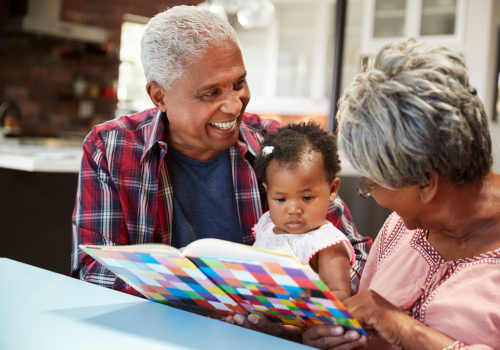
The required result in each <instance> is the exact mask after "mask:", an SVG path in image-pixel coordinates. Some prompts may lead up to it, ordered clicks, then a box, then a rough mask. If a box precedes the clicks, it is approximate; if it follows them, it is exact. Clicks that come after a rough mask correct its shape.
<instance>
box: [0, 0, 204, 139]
mask: <svg viewBox="0 0 500 350" xmlns="http://www.w3.org/2000/svg"><path fill="white" fill-rule="evenodd" d="M198 2H200V0H183V1H182V0H166V1H165V0H140V1H138V0H86V1H81V0H62V4H61V5H62V6H61V7H62V9H61V20H63V21H68V22H74V23H80V24H86V25H92V26H98V27H103V28H105V29H107V30H108V31H109V35H110V36H109V45H103V46H98V45H90V44H85V43H82V42H77V41H72V40H65V39H58V38H53V37H47V36H42V35H35V34H28V33H16V34H5V33H2V34H0V103H1V102H3V101H5V100H12V101H15V102H16V103H17V104H18V105H19V107H20V112H21V116H22V126H23V131H24V133H26V134H30V135H45V136H56V135H58V134H61V133H64V132H67V131H70V132H78V133H81V134H85V133H87V132H88V131H89V130H90V127H91V126H92V125H93V124H95V123H97V122H102V121H103V120H108V119H111V118H113V117H114V110H115V109H116V103H117V100H116V98H113V97H102V96H99V97H92V98H89V96H85V98H86V99H88V100H91V101H92V102H93V104H94V106H95V113H94V117H93V118H89V119H81V118H79V117H78V106H79V104H80V101H81V100H82V98H80V97H75V96H74V94H73V83H74V81H75V79H76V78H77V77H78V76H83V78H84V79H85V80H86V81H87V82H88V83H89V84H92V85H94V86H95V88H97V89H99V90H100V89H101V88H102V87H105V86H109V85H111V84H112V83H113V81H115V80H117V79H118V67H119V59H118V56H117V53H118V51H119V45H120V36H121V33H120V32H121V25H122V22H123V15H124V14H126V13H129V14H134V15H140V16H146V17H152V16H154V15H155V14H157V13H158V12H161V11H163V10H165V9H166V8H167V7H172V6H175V5H180V4H186V5H193V4H196V3H198Z"/></svg>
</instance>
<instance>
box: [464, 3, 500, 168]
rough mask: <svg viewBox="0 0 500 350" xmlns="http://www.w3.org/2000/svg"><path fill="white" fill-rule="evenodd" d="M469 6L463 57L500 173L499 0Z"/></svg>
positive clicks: (494, 166) (494, 164)
mask: <svg viewBox="0 0 500 350" xmlns="http://www.w3.org/2000/svg"><path fill="white" fill-rule="evenodd" d="M467 7H468V8H467V14H466V23H465V25H466V31H465V40H464V41H465V43H464V46H463V54H464V56H465V60H466V62H467V65H468V67H469V73H470V80H471V85H472V86H474V87H475V88H476V89H477V92H478V96H479V97H480V98H481V100H482V101H483V103H484V106H485V109H486V113H487V114H488V117H489V120H490V130H491V138H492V142H493V158H494V160H493V161H494V163H493V169H495V171H497V172H500V144H499V142H500V124H499V122H496V123H493V122H492V121H491V117H492V112H493V103H494V102H493V101H494V100H493V98H494V84H495V81H496V79H497V76H496V73H495V70H496V59H497V50H498V28H499V27H500V0H469V1H468V4H467Z"/></svg>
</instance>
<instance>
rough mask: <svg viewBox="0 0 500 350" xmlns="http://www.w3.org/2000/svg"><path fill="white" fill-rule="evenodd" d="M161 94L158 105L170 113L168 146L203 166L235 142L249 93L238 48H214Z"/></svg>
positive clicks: (231, 44) (163, 110)
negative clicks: (201, 163) (202, 162)
mask: <svg viewBox="0 0 500 350" xmlns="http://www.w3.org/2000/svg"><path fill="white" fill-rule="evenodd" d="M157 89H159V90H161V98H160V100H161V102H160V103H159V104H157V103H155V104H157V107H158V108H159V109H160V110H161V111H162V112H166V113H167V117H168V130H167V141H168V143H169V144H170V145H172V146H173V147H174V148H176V149H177V150H179V151H180V152H182V153H183V154H185V155H186V156H188V157H190V158H193V159H197V160H200V161H205V160H208V159H211V158H213V157H214V156H215V155H216V154H217V153H219V152H220V151H223V150H226V149H228V148H230V147H231V146H233V145H234V144H235V143H236V140H237V139H238V135H239V127H240V124H241V119H242V117H243V112H244V111H245V108H246V106H247V104H248V102H249V101H250V90H249V89H248V86H247V82H246V70H245V65H244V64H243V57H242V55H241V50H240V49H239V47H238V46H237V45H236V44H235V43H233V42H231V41H227V42H224V43H222V44H220V45H217V46H212V47H210V48H209V49H208V50H207V51H206V52H205V53H204V54H202V55H201V56H200V57H197V58H196V59H195V60H194V61H193V62H192V63H191V64H190V66H189V67H188V74H187V75H186V76H184V77H182V78H179V79H177V80H176V81H174V83H173V84H172V85H171V88H170V91H169V92H166V91H165V90H163V89H162V88H157ZM149 91H150V89H148V92H149ZM153 93H154V89H153ZM150 95H151V92H150ZM152 99H153V102H154V98H152Z"/></svg>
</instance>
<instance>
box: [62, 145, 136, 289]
mask: <svg viewBox="0 0 500 350" xmlns="http://www.w3.org/2000/svg"><path fill="white" fill-rule="evenodd" d="M128 240H129V239H128V234H127V227H126V224H125V218H124V215H123V211H122V208H121V205H120V199H119V196H118V192H117V191H116V187H115V184H114V183H113V180H112V178H111V176H110V174H109V168H108V164H107V160H106V156H105V154H104V153H103V151H101V149H99V148H98V147H97V146H96V145H95V143H94V142H92V141H91V140H90V137H89V138H87V139H86V140H85V142H84V145H83V158H82V166H81V169H80V176H79V180H78V190H77V195H76V204H75V209H74V211H73V247H72V254H71V276H72V277H75V278H79V279H81V280H83V281H87V282H91V283H95V284H98V285H100V286H103V287H107V288H112V289H116V290H119V291H122V292H125V293H129V294H133V295H137V296H140V294H139V293H138V292H137V291H135V290H134V289H133V288H131V287H130V286H129V285H128V284H127V283H125V282H124V281H122V280H121V279H120V278H117V277H116V275H115V274H114V273H112V272H111V271H109V270H108V269H107V268H105V267H104V266H102V265H101V264H100V263H98V262H97V261H95V260H94V259H93V258H92V257H90V256H89V255H87V254H86V253H85V252H83V251H82V250H81V249H80V248H79V247H78V246H79V245H80V244H92V245H103V246H114V245H122V244H129V243H128Z"/></svg>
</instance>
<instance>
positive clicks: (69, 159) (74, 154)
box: [0, 145, 83, 173]
mask: <svg viewBox="0 0 500 350" xmlns="http://www.w3.org/2000/svg"><path fill="white" fill-rule="evenodd" d="M82 154H83V152H82V149H81V147H80V148H76V147H57V148H56V147H46V146H35V145H0V168H7V169H14V170H23V171H32V172H44V173H78V172H79V171H80V163H81V160H82Z"/></svg>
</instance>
